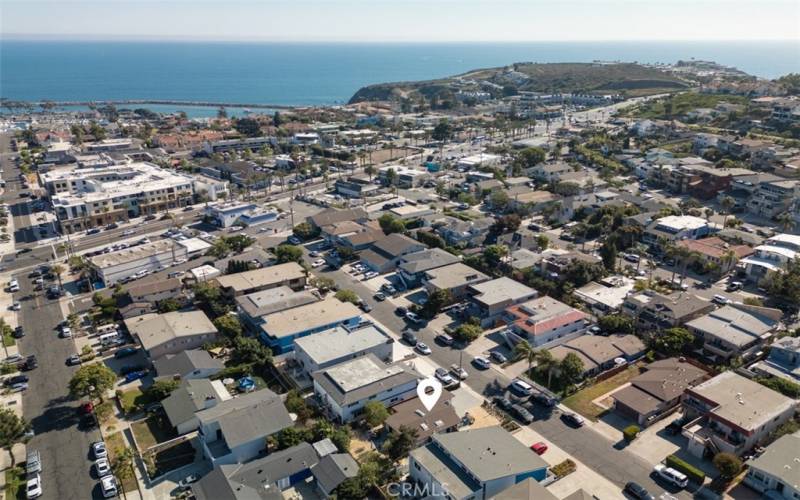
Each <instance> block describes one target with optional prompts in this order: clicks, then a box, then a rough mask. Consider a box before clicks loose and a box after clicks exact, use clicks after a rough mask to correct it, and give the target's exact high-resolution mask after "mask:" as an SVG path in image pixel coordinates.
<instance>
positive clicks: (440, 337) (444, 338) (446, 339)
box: [436, 333, 453, 345]
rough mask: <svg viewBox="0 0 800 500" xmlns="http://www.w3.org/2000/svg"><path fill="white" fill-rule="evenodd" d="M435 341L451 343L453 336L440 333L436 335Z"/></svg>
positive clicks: (445, 343) (444, 343)
mask: <svg viewBox="0 0 800 500" xmlns="http://www.w3.org/2000/svg"><path fill="white" fill-rule="evenodd" d="M436 341H437V342H439V343H441V344H443V345H453V337H451V336H450V335H448V334H446V333H440V334H439V335H437V336H436Z"/></svg>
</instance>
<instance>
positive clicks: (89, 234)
mask: <svg viewBox="0 0 800 500" xmlns="http://www.w3.org/2000/svg"><path fill="white" fill-rule="evenodd" d="M99 232H100V228H99V227H93V228H91V229H89V230H87V231H86V236H91V235H93V234H97V233H99Z"/></svg>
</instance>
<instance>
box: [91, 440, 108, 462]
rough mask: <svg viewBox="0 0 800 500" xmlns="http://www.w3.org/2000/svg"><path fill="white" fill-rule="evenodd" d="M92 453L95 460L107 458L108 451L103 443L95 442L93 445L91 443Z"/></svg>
mask: <svg viewBox="0 0 800 500" xmlns="http://www.w3.org/2000/svg"><path fill="white" fill-rule="evenodd" d="M92 453H94V457H95V458H106V457H108V451H106V444H105V443H104V442H103V441H97V442H95V443H92Z"/></svg>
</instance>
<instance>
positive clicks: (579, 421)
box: [562, 413, 585, 427]
mask: <svg viewBox="0 0 800 500" xmlns="http://www.w3.org/2000/svg"><path fill="white" fill-rule="evenodd" d="M562 418H563V419H564V420H565V421H566V422H567V423H568V424H570V425H572V426H575V427H583V424H584V423H585V421H584V420H583V417H581V416H580V415H578V414H577V413H564V414H563V415H562Z"/></svg>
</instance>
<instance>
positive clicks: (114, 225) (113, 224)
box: [106, 222, 119, 231]
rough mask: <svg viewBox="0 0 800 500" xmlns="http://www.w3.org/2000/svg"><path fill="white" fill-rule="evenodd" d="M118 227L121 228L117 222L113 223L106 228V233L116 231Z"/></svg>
mask: <svg viewBox="0 0 800 500" xmlns="http://www.w3.org/2000/svg"><path fill="white" fill-rule="evenodd" d="M118 227H119V224H117V223H116V222H112V223H111V224H109V225H107V226H106V231H109V230H111V229H116V228H118Z"/></svg>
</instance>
